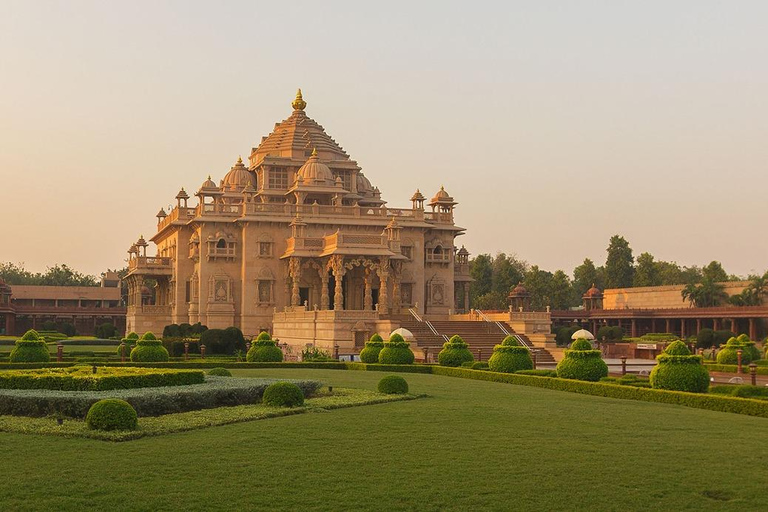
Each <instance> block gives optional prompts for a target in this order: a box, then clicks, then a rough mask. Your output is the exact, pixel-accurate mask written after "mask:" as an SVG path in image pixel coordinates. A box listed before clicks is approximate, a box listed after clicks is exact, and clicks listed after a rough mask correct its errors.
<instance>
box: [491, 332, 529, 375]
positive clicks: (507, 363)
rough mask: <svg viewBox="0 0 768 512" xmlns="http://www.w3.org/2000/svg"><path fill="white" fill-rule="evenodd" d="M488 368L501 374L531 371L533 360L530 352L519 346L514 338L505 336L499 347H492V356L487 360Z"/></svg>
mask: <svg viewBox="0 0 768 512" xmlns="http://www.w3.org/2000/svg"><path fill="white" fill-rule="evenodd" d="M488 368H489V369H490V370H491V371H492V372H501V373H514V372H516V371H519V370H532V369H533V359H532V358H531V353H530V351H529V350H528V349H527V348H526V347H523V346H521V345H520V342H519V341H517V339H516V338H515V337H514V336H507V337H506V338H504V340H503V341H502V342H501V345H496V346H495V347H493V354H492V355H491V357H490V359H488Z"/></svg>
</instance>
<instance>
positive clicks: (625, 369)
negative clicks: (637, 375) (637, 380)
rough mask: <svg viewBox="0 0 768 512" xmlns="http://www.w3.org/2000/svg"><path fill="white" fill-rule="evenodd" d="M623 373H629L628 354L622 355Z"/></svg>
mask: <svg viewBox="0 0 768 512" xmlns="http://www.w3.org/2000/svg"><path fill="white" fill-rule="evenodd" d="M621 374H622V375H626V374H627V356H621Z"/></svg>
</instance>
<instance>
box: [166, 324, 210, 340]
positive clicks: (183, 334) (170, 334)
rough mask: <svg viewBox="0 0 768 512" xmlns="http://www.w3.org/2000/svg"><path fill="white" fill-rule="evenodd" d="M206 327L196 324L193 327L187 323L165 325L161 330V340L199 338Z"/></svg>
mask: <svg viewBox="0 0 768 512" xmlns="http://www.w3.org/2000/svg"><path fill="white" fill-rule="evenodd" d="M207 330H208V327H207V326H205V325H202V324H201V323H200V322H197V323H196V324H194V325H190V324H188V323H186V322H185V323H181V324H171V325H166V326H165V327H164V328H163V339H166V338H199V337H200V335H201V334H202V333H204V332H205V331H207Z"/></svg>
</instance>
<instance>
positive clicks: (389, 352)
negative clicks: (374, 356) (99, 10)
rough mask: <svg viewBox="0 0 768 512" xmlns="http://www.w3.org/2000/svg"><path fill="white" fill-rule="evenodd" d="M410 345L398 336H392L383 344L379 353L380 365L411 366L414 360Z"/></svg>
mask: <svg viewBox="0 0 768 512" xmlns="http://www.w3.org/2000/svg"><path fill="white" fill-rule="evenodd" d="M410 346H411V344H410V343H408V342H407V341H405V340H404V339H403V337H402V336H400V335H399V334H393V335H392V336H390V337H389V341H385V342H384V348H382V349H381V352H379V363H381V364H413V361H414V359H415V357H414V355H413V352H412V351H411V349H410Z"/></svg>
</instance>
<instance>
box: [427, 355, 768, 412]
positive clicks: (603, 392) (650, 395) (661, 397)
mask: <svg viewBox="0 0 768 512" xmlns="http://www.w3.org/2000/svg"><path fill="white" fill-rule="evenodd" d="M432 373H433V374H435V375H446V376H449V377H460V378H464V379H475V380H487V381H492V382H505V383H508V384H518V385H521V386H533V387H538V388H546V389H553V390H556V391H569V392H571V393H581V394H584V395H594V396H603V397H607V398H619V399H623V400H640V401H643V402H657V403H664V404H673V405H684V406H686V407H694V408H697V409H707V410H710V411H720V412H731V413H736V414H746V415H748V416H760V417H762V418H768V401H761V400H752V399H749V398H737V397H729V396H722V395H711V394H703V393H685V392H682V391H666V390H663V389H648V388H637V387H632V386H621V385H615V384H603V383H600V382H585V381H578V380H570V379H557V378H550V377H535V376H532V375H517V374H514V373H511V374H510V373H494V372H488V371H477V370H468V369H466V368H446V367H442V366H433V367H432Z"/></svg>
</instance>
